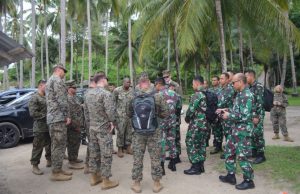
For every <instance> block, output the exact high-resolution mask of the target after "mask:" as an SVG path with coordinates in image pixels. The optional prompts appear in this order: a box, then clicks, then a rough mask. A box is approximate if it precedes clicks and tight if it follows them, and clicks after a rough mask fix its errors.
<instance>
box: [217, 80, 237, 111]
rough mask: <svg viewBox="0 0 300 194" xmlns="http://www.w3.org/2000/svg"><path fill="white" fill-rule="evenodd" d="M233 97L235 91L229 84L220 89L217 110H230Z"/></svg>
mask: <svg viewBox="0 0 300 194" xmlns="http://www.w3.org/2000/svg"><path fill="white" fill-rule="evenodd" d="M234 96H235V91H234V89H233V87H232V85H231V84H228V85H227V86H225V87H221V90H220V93H219V95H218V108H231V107H232V106H233V100H234Z"/></svg>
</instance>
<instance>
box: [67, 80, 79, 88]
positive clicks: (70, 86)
mask: <svg viewBox="0 0 300 194" xmlns="http://www.w3.org/2000/svg"><path fill="white" fill-rule="evenodd" d="M66 86H67V87H68V88H77V87H76V83H75V80H69V81H66Z"/></svg>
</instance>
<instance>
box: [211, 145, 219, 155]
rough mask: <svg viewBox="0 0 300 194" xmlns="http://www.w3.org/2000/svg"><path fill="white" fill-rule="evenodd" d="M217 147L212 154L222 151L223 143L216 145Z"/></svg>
mask: <svg viewBox="0 0 300 194" xmlns="http://www.w3.org/2000/svg"><path fill="white" fill-rule="evenodd" d="M215 144H216V147H215V149H214V150H213V151H211V152H210V154H217V153H219V152H221V151H222V143H215Z"/></svg>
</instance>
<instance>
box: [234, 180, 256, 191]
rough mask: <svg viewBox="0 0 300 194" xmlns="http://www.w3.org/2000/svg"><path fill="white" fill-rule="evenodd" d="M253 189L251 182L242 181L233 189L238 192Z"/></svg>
mask: <svg viewBox="0 0 300 194" xmlns="http://www.w3.org/2000/svg"><path fill="white" fill-rule="evenodd" d="M254 187H255V185H254V182H253V180H249V179H248V180H247V179H244V181H243V182H242V183H240V184H238V185H235V188H236V189H238V190H246V189H253V188H254Z"/></svg>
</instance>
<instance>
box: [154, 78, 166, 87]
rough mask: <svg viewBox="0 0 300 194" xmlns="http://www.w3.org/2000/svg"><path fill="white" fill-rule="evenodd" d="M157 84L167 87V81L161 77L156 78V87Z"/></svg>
mask: <svg viewBox="0 0 300 194" xmlns="http://www.w3.org/2000/svg"><path fill="white" fill-rule="evenodd" d="M156 84H160V85H162V86H165V85H166V81H165V79H164V78H162V77H159V78H156V79H155V85H156Z"/></svg>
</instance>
